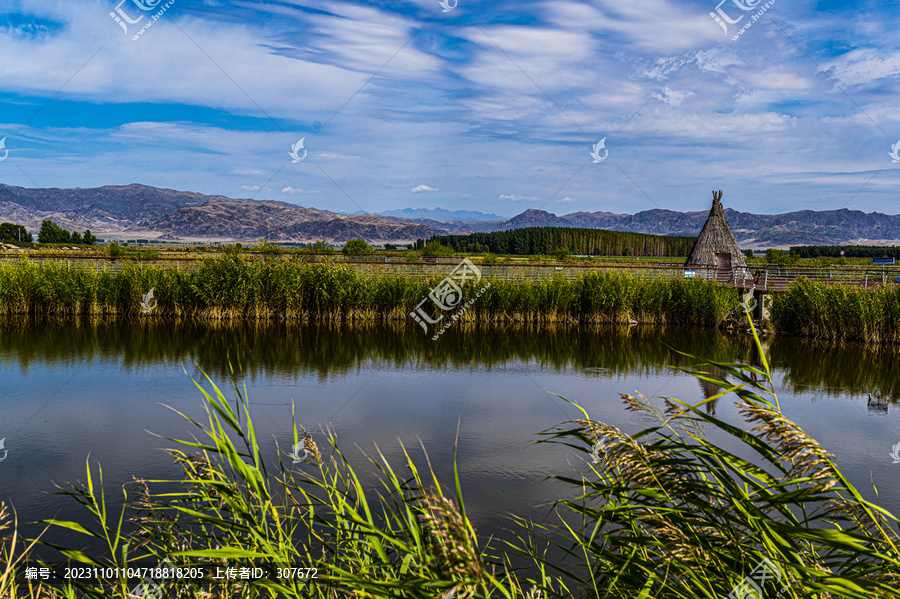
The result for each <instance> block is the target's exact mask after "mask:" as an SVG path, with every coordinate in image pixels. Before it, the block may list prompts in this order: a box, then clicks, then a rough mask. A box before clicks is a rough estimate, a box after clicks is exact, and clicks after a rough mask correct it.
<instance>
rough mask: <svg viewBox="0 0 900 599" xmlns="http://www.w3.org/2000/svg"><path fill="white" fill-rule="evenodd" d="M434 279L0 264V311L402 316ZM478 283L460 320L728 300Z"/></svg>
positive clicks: (718, 294) (731, 304) (625, 282)
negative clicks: (145, 305) (149, 299)
mask: <svg viewBox="0 0 900 599" xmlns="http://www.w3.org/2000/svg"><path fill="white" fill-rule="evenodd" d="M448 272H449V271H448ZM440 280H441V278H440V277H436V278H434V279H431V280H422V279H415V278H404V277H390V276H375V277H367V276H364V275H360V274H358V273H357V272H356V271H354V270H353V269H352V268H351V267H349V266H347V265H342V264H340V263H319V264H310V263H308V262H305V261H301V260H294V261H268V262H266V261H256V262H241V261H237V260H233V259H224V260H223V259H218V260H212V259H211V260H207V261H205V262H203V264H202V265H201V266H200V267H199V268H198V269H196V270H191V271H177V270H164V269H160V268H156V267H152V266H143V267H142V266H140V265H136V264H130V265H128V266H126V268H125V270H124V272H120V273H117V274H115V275H113V274H112V273H110V272H108V271H99V272H98V271H92V270H82V269H79V268H77V267H70V266H68V265H66V264H63V263H58V264H54V263H50V264H45V265H37V264H33V263H29V262H24V263H20V264H16V265H0V315H15V314H32V315H41V316H67V315H71V316H75V315H98V316H103V315H126V316H132V315H133V316H137V315H141V316H146V317H149V318H160V317H162V318H166V317H175V318H202V319H239V318H243V319H286V320H310V321H312V320H315V321H354V320H379V321H385V320H406V319H408V318H409V313H410V312H411V311H413V310H414V309H415V308H416V306H417V305H418V304H419V303H420V302H421V301H422V300H423V299H424V298H426V297H427V296H428V294H429V292H430V291H431V289H432V288H433V287H434V286H435V285H436V284H438V283H439V282H440ZM488 282H489V283H490V287H489V288H488V289H486V290H485V292H484V294H483V295H482V296H481V297H480V298H479V299H478V301H477V302H476V303H475V304H474V305H473V306H472V309H470V310H468V311H466V312H465V313H464V314H463V315H462V316H461V318H460V320H462V321H463V322H572V323H629V322H638V323H652V324H692V325H702V326H716V325H718V324H720V323H722V322H723V321H724V320H725V319H726V318H728V316H729V314H731V313H732V312H733V310H734V308H735V307H736V306H737V305H738V297H737V293H736V292H735V291H734V290H733V289H730V288H727V287H723V286H720V285H718V284H716V283H714V282H711V281H703V280H700V279H696V280H688V279H652V280H642V279H640V278H638V277H635V276H634V275H630V274H627V273H615V272H611V273H605V274H599V275H598V274H588V275H586V276H583V277H581V278H579V279H576V280H574V281H569V280H566V279H563V278H558V279H552V280H547V281H540V282H526V283H522V284H516V283H511V282H509V281H503V280H491V281H487V280H486V279H483V280H482V281H481V282H480V283H479V284H476V285H470V286H467V287H466V288H465V290H464V293H465V294H466V295H467V296H468V295H469V294H470V293H471V295H472V296H474V295H475V294H477V293H478V292H479V291H480V290H481V288H483V287H486V286H487V284H488ZM151 288H152V289H153V290H154V301H155V302H157V303H156V304H155V307H154V309H153V310H152V311H151V312H149V313H147V314H143V313H142V309H141V302H142V298H143V296H144V295H145V294H146V293H147V292H148V291H149V290H150V289H151ZM464 299H465V297H464ZM428 305H430V302H426V306H428ZM431 309H433V310H436V309H435V308H433V307H432V308H431ZM434 315H435V316H436V315H438V312H436V311H435V313H434Z"/></svg>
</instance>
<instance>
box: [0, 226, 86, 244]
mask: <svg viewBox="0 0 900 599" xmlns="http://www.w3.org/2000/svg"><path fill="white" fill-rule="evenodd" d="M38 240H39V241H40V242H41V243H78V244H85V245H94V244H95V243H96V242H97V238H96V237H95V236H94V234H93V233H91V230H90V229H86V230H85V231H84V233H79V232H78V231H67V230H66V229H63V228H62V227H60V226H59V225H57V224H56V223H55V222H53V221H52V220H45V221H43V222H42V223H41V230H40V232H39V233H38ZM32 241H33V238H32V236H31V233H29V232H28V231H27V230H26V229H25V227H23V226H22V225H16V224H13V223H2V224H0V242H21V243H31V242H32Z"/></svg>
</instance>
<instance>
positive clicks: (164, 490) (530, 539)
mask: <svg viewBox="0 0 900 599" xmlns="http://www.w3.org/2000/svg"><path fill="white" fill-rule="evenodd" d="M751 326H752V323H751ZM754 338H755V345H756V348H757V351H758V352H759V354H758V355H759V361H760V362H761V364H762V366H761V367H760V368H754V367H751V366H748V365H746V364H740V363H733V364H726V363H716V362H710V361H707V360H700V359H699V358H693V357H692V356H691V358H693V359H694V360H697V361H699V363H700V366H699V367H698V370H697V371H695V372H693V374H694V375H695V376H697V377H698V378H700V379H701V380H704V381H706V382H707V383H710V384H712V385H715V386H718V387H720V388H721V389H722V391H721V392H720V393H719V394H718V395H717V396H714V397H711V398H709V399H706V400H703V401H699V402H697V403H690V402H685V401H681V400H677V399H673V398H659V399H658V400H655V401H654V400H650V399H647V398H645V397H643V396H637V397H635V396H630V395H623V396H622V397H623V401H624V403H625V406H626V408H627V409H628V410H630V411H634V412H637V413H639V414H641V415H642V417H643V421H644V422H645V426H644V428H643V429H642V430H640V431H638V432H637V433H635V434H632V435H627V434H624V433H623V432H622V431H620V430H619V429H617V428H616V427H614V426H611V425H608V424H605V423H603V422H601V421H598V420H595V419H593V418H591V417H590V416H589V415H588V414H587V412H584V410H582V412H583V414H584V417H583V418H580V419H578V420H574V421H571V422H567V423H563V424H562V425H559V426H558V427H555V428H553V429H550V430H547V431H544V432H543V433H541V434H540V439H541V441H540V442H541V443H553V444H562V445H564V446H566V447H569V448H571V449H572V450H574V451H576V452H578V453H579V454H581V455H583V456H585V458H586V459H585V461H584V462H583V463H579V462H578V461H577V460H576V461H575V462H574V468H573V469H572V471H570V472H563V473H559V474H557V475H556V476H555V477H554V478H555V479H556V480H557V481H558V482H560V483H562V484H564V485H566V486H568V489H569V492H567V493H565V492H564V493H562V495H563V498H561V499H559V500H558V501H556V502H555V504H554V506H553V507H554V509H553V511H552V515H553V517H551V518H550V519H549V520H546V521H543V522H541V523H535V522H531V521H528V520H526V519H523V518H516V517H513V518H512V521H511V523H510V524H511V526H513V528H514V529H515V530H517V531H518V534H517V535H516V536H517V540H512V541H510V542H507V543H499V542H496V541H493V540H491V539H486V538H483V537H480V536H479V535H478V534H477V531H476V530H475V529H474V528H473V526H472V524H471V522H470V520H469V518H468V515H467V510H466V505H465V501H464V494H463V489H462V485H461V483H460V476H459V472H458V470H457V469H456V468H455V467H454V473H455V475H454V477H453V480H451V481H450V484H449V485H447V484H442V481H439V480H437V478H436V477H435V475H434V473H433V470H432V469H431V468H430V465H429V464H428V462H427V460H425V463H424V464H423V463H421V462H422V461H423V460H422V459H418V460H417V459H415V458H414V457H413V453H412V452H410V451H408V450H407V449H406V448H403V455H404V458H403V459H402V460H401V461H400V463H394V464H391V463H389V462H388V460H387V459H386V458H385V457H384V455H383V454H382V453H381V452H380V451H379V450H378V448H377V447H376V448H375V449H374V452H373V453H372V455H371V456H370V460H369V470H371V472H372V473H374V474H375V475H376V477H377V479H378V481H379V482H378V483H377V484H376V485H375V488H374V489H372V488H369V487H366V486H364V485H363V484H362V483H361V480H362V476H363V473H361V472H359V471H357V470H354V468H352V467H351V466H350V464H349V463H348V460H347V458H346V456H345V454H344V453H343V452H342V451H341V449H340V446H339V444H338V442H337V434H336V433H335V431H333V430H330V429H326V430H324V431H322V434H321V436H320V439H324V440H323V441H322V443H321V445H320V444H317V443H316V442H315V441H314V440H313V438H312V436H310V435H309V434H308V433H307V431H306V430H305V429H302V427H301V428H300V429H298V428H297V425H296V423H294V425H293V441H294V443H302V444H303V445H304V447H305V448H306V450H307V451H308V455H309V456H310V457H309V459H308V463H305V464H302V465H299V466H295V465H293V464H289V463H288V461H287V460H286V459H279V460H278V462H277V463H274V464H272V463H266V461H265V460H264V459H263V457H262V454H261V452H260V440H259V439H258V437H257V433H256V431H255V429H254V426H253V421H252V418H251V417H250V411H249V408H248V405H247V402H246V401H245V398H246V389H243V390H242V389H239V388H238V387H237V386H234V394H235V398H234V401H233V402H232V401H229V400H228V399H227V398H226V397H225V394H224V393H223V391H222V390H221V389H219V388H218V387H216V386H215V385H214V384H213V382H212V381H211V380H209V381H207V382H208V384H209V386H210V388H211V391H210V392H207V391H206V390H205V389H204V387H203V386H201V385H200V384H199V382H196V381H195V382H196V383H197V387H198V389H200V391H201V392H202V393H203V396H204V399H205V405H206V407H207V415H206V418H205V419H203V420H200V421H195V420H192V419H190V418H188V417H187V416H184V415H182V416H183V417H184V418H185V419H187V420H188V421H189V422H190V423H191V424H192V425H193V426H194V427H195V434H194V435H193V436H192V438H191V439H187V440H175V439H167V441H168V442H170V443H172V444H173V446H174V448H173V449H170V450H168V451H169V453H170V454H171V456H172V457H173V458H174V459H175V461H176V462H177V463H178V464H180V466H181V467H182V469H183V472H184V476H183V479H182V480H173V481H144V480H142V479H137V480H136V483H135V485H134V488H133V491H132V493H131V494H130V495H129V494H128V493H127V492H125V494H126V497H127V498H128V499H129V500H130V507H128V508H125V509H123V510H122V511H118V510H112V509H111V508H110V506H109V503H110V502H111V498H109V497H107V496H106V495H105V494H104V490H103V489H104V485H103V475H102V470H100V469H99V468H96V469H95V468H92V467H91V466H90V464H88V467H87V470H86V481H87V482H86V484H84V485H75V486H73V487H71V488H68V489H65V490H64V493H65V494H67V495H69V496H70V497H72V498H73V499H75V500H76V501H78V502H79V503H80V504H81V505H82V506H83V507H84V508H85V510H86V511H87V514H88V515H89V516H90V518H88V520H89V521H90V522H89V523H88V524H84V525H83V524H76V523H74V522H67V521H60V520H49V521H47V524H48V525H49V526H50V529H49V530H48V531H45V533H44V534H43V535H42V537H41V538H40V540H39V541H38V542H40V543H42V544H46V545H48V546H55V543H54V539H53V535H54V533H55V531H56V529H58V528H62V529H64V530H65V531H67V532H69V533H71V532H73V531H74V532H76V533H80V534H82V535H85V536H86V537H90V538H91V539H93V540H95V541H97V540H99V541H101V542H102V543H103V544H104V546H106V547H108V555H107V556H106V557H105V558H104V557H101V556H98V555H88V554H86V553H84V552H82V551H81V550H78V549H76V548H71V549H65V551H66V554H67V555H68V556H69V557H70V559H72V560H74V561H78V562H82V563H86V564H92V565H98V566H102V565H112V564H115V565H117V566H119V567H122V566H124V565H126V564H129V563H132V562H133V561H134V560H135V559H138V558H151V559H155V560H159V561H161V560H162V559H169V560H171V561H172V562H173V564H174V565H177V566H183V565H187V564H190V563H197V562H198V561H199V560H206V561H207V562H212V563H216V564H223V565H224V564H225V563H226V562H227V561H228V560H232V562H231V563H232V565H233V560H250V559H254V560H258V561H261V562H265V563H271V564H305V565H311V566H314V567H316V568H318V578H317V580H316V581H315V582H311V583H308V581H306V580H292V581H280V582H279V581H266V582H253V583H249V582H241V581H238V582H234V581H231V582H229V581H220V582H215V583H213V585H212V587H211V588H210V589H209V590H208V591H201V590H199V589H197V588H194V587H191V586H189V585H181V586H179V589H180V594H179V596H180V597H186V598H189V599H200V598H201V597H204V598H209V597H212V598H223V599H224V598H228V599H232V598H237V597H240V598H246V599H256V598H263V597H265V598H271V599H274V598H275V597H279V596H282V597H285V598H288V599H294V598H297V599H299V598H301V597H303V598H307V597H310V598H314V599H337V598H348V599H349V598H351V597H354V598H371V599H388V598H391V599H396V598H410V599H426V598H427V599H433V598H435V597H449V596H451V593H452V596H453V597H457V598H460V597H465V598H475V597H485V598H486V597H496V598H505V599H513V598H515V599H520V598H521V599H525V598H527V599H536V598H537V597H541V598H563V597H566V598H568V597H572V598H577V599H589V598H590V599H593V598H596V597H608V598H610V599H650V598H654V599H655V598H672V599H689V598H690V599H695V598H698V597H704V598H710V599H712V598H721V597H726V596H728V594H729V593H730V592H732V590H733V589H734V588H735V586H736V585H738V584H740V583H741V581H743V580H744V579H745V576H747V575H749V574H750V573H751V572H752V571H753V569H754V568H755V567H756V566H757V565H758V564H760V563H761V562H762V560H763V559H765V560H768V563H770V564H772V567H773V568H774V569H775V571H776V572H777V577H778V579H779V580H778V584H777V585H775V584H772V583H771V582H770V583H767V584H765V585H764V587H765V588H764V593H765V595H764V596H765V597H775V596H780V597H782V598H790V599H801V598H802V599H810V598H812V599H826V598H837V597H841V598H846V599H863V598H888V597H896V589H897V588H898V584H900V536H898V534H897V532H896V529H897V526H898V520H897V519H896V517H895V516H893V515H892V514H889V513H887V512H886V511H884V510H883V509H881V508H879V507H878V506H877V505H874V504H873V503H870V502H868V501H866V500H865V499H863V497H862V495H861V494H860V492H859V491H858V490H857V489H856V488H855V487H853V485H851V484H850V483H849V482H848V481H847V480H846V478H845V477H844V475H843V474H842V473H841V471H840V469H839V467H838V466H837V464H836V462H835V460H834V458H833V457H832V456H831V455H830V454H829V453H828V452H827V451H826V450H824V449H823V448H822V447H821V446H820V445H819V444H818V443H817V442H816V441H815V440H814V439H812V438H811V437H809V435H807V434H806V433H805V432H804V431H803V430H802V429H800V428H799V427H798V426H797V425H796V424H794V423H793V422H791V421H790V420H788V419H787V418H785V417H784V416H783V414H782V413H781V410H780V407H779V404H778V399H777V397H776V396H775V394H774V391H773V384H772V378H771V372H770V370H769V366H768V362H767V361H766V358H765V356H764V354H763V352H762V347H761V344H760V342H759V339H758V338H756V337H755V334H754ZM712 372H717V373H720V375H713V374H709V373H712ZM725 377H727V380H726V378H725ZM726 396H727V397H733V398H735V402H736V405H737V407H738V408H739V412H740V414H741V415H742V417H743V422H742V423H740V425H737V426H736V425H734V424H730V423H726V422H723V421H722V420H719V419H717V418H716V417H714V416H711V415H709V414H707V413H706V412H705V410H703V409H702V408H703V404H705V403H707V402H709V401H713V400H715V399H716V398H717V397H726ZM579 409H580V408H579ZM599 442H603V450H602V452H600V453H598V454H597V456H598V459H597V460H591V458H590V457H589V456H590V452H591V449H592V447H594V446H595V445H596V444H597V443H599ZM726 446H727V449H726ZM285 450H286V448H282V452H285ZM123 490H124V489H123ZM6 515H7V514H6V512H5V510H4V509H3V508H2V507H0V529H2V524H3V520H4V519H5V516H6ZM128 516H131V517H132V518H134V519H133V520H132V521H133V522H134V523H135V524H136V525H137V526H138V530H137V531H135V532H134V533H129V534H126V533H124V532H123V526H122V523H123V522H124V521H125V518H126V517H128ZM6 523H7V524H9V522H8V521H7V522H6ZM13 530H14V529H13ZM27 543H28V541H23V540H21V539H19V538H16V537H12V536H10V537H7V538H5V539H3V540H2V551H0V596H2V597H4V598H9V599H24V598H31V599H36V598H37V597H47V598H52V597H74V596H76V590H77V591H79V592H80V593H82V595H81V596H85V597H91V598H95V599H100V598H109V597H126V596H127V595H126V593H127V585H126V584H125V582H124V581H121V580H120V581H110V582H108V583H105V584H104V583H98V582H92V581H82V582H80V583H79V584H78V586H77V587H75V586H69V587H67V588H64V589H62V590H61V591H58V592H53V591H51V590H49V589H47V588H43V589H37V588H28V587H27V586H26V585H24V584H23V583H20V582H19V581H20V580H21V571H20V566H21V564H20V563H19V561H18V560H20V559H22V558H23V557H27V556H28V555H29V552H30V551H31V550H33V546H28V545H27ZM548 549H553V550H554V552H555V555H556V557H553V558H549V557H547V556H548V555H549V554H548ZM514 561H515V562H517V563H519V564H521V563H522V562H523V561H524V563H525V564H524V566H517V567H516V568H513V567H512V565H511V564H512V563H513V562H514ZM307 583H308V584H307ZM747 596H754V595H747Z"/></svg>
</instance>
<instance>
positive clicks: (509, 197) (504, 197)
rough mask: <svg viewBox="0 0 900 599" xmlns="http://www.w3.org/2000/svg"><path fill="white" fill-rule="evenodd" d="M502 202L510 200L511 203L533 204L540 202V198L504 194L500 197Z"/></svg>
mask: <svg viewBox="0 0 900 599" xmlns="http://www.w3.org/2000/svg"><path fill="white" fill-rule="evenodd" d="M499 199H501V200H509V201H511V202H533V201H534V200H539V199H540V198H539V197H536V196H517V195H516V194H514V193H502V194H500V196H499Z"/></svg>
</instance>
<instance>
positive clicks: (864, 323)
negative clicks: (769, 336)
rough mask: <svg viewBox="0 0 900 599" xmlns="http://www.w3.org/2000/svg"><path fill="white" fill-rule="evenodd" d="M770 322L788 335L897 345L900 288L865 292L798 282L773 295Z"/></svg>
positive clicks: (865, 290)
mask: <svg viewBox="0 0 900 599" xmlns="http://www.w3.org/2000/svg"><path fill="white" fill-rule="evenodd" d="M772 321H773V323H774V325H775V328H776V330H778V331H779V332H781V333H785V334H789V335H804V336H808V337H815V338H820V339H831V340H841V341H844V340H847V341H863V342H867V343H900V285H893V286H884V287H878V288H875V289H865V288H861V287H851V286H848V285H824V284H822V283H816V282H813V281H809V280H806V279H800V280H798V281H797V282H796V283H794V284H793V285H791V286H790V287H789V288H788V289H787V291H785V292H784V293H778V294H774V301H773V305H772Z"/></svg>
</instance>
